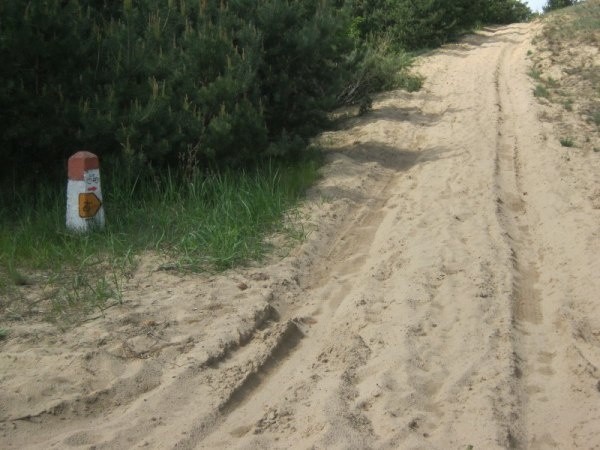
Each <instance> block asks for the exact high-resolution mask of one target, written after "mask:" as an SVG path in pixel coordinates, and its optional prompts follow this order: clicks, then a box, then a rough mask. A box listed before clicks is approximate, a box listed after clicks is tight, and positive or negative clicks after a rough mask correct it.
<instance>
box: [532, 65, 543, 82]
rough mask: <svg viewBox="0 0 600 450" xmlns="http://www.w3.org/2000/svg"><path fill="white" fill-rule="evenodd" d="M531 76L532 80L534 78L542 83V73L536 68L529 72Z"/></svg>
mask: <svg viewBox="0 0 600 450" xmlns="http://www.w3.org/2000/svg"><path fill="white" fill-rule="evenodd" d="M529 76H530V77H531V78H533V79H534V80H536V81H541V80H542V72H541V71H539V70H538V69H536V68H535V67H533V68H532V69H531V70H530V71H529Z"/></svg>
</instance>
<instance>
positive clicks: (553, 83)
mask: <svg viewBox="0 0 600 450" xmlns="http://www.w3.org/2000/svg"><path fill="white" fill-rule="evenodd" d="M546 84H547V85H548V86H549V87H551V88H555V87H558V85H559V83H558V81H557V80H555V79H554V78H552V77H548V78H546Z"/></svg>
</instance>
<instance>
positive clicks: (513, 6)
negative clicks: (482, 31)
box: [352, 0, 531, 49]
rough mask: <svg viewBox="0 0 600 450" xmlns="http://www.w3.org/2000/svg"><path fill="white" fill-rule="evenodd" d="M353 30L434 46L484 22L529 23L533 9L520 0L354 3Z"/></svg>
mask: <svg viewBox="0 0 600 450" xmlns="http://www.w3.org/2000/svg"><path fill="white" fill-rule="evenodd" d="M353 13H354V15H355V19H354V22H353V25H352V26H353V28H352V29H353V31H354V33H355V34H356V35H359V36H363V37H365V36H370V35H377V34H381V33H385V34H387V35H389V36H390V38H391V40H392V42H393V43H394V44H395V46H396V47H402V48H408V49H417V48H423V47H435V46H438V45H440V44H442V43H444V42H447V41H449V40H452V39H455V38H456V37H457V36H458V35H459V34H461V33H463V32H465V31H468V30H470V29H472V28H473V27H474V26H476V25H477V24H483V23H511V22H520V21H525V20H528V19H529V17H530V16H531V10H530V9H529V8H528V7H527V6H525V5H524V4H522V3H521V2H519V1H518V0H452V1H450V0H419V1H414V0H355V1H354V3H353Z"/></svg>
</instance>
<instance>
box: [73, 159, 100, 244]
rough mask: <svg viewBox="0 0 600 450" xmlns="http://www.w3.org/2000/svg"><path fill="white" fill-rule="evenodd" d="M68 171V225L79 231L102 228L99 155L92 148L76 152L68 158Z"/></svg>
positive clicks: (85, 231) (84, 231)
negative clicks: (90, 150)
mask: <svg viewBox="0 0 600 450" xmlns="http://www.w3.org/2000/svg"><path fill="white" fill-rule="evenodd" d="M68 172H69V181H68V184H67V228H68V229H69V230H71V231H76V232H78V233H87V232H88V231H90V230H93V229H101V228H103V227H104V207H103V206H102V190H101V188H100V163H99V161H98V157H97V156H96V155H94V154H93V153H90V152H77V153H75V154H74V155H73V156H71V157H70V158H69V169H68Z"/></svg>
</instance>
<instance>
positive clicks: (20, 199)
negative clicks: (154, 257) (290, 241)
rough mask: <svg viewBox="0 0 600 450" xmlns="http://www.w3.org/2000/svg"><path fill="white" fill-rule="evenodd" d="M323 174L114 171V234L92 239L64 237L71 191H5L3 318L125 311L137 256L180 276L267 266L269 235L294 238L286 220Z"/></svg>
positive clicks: (313, 167)
mask: <svg viewBox="0 0 600 450" xmlns="http://www.w3.org/2000/svg"><path fill="white" fill-rule="evenodd" d="M317 169H318V160H317V159H316V158H313V159H309V160H306V161H303V162H300V163H295V164H282V163H275V162H271V163H268V164H265V165H264V166H263V167H261V168H256V169H253V170H247V171H241V172H240V171H235V172H234V171H221V172H218V173H199V172H198V171H194V172H193V173H192V174H190V173H187V174H182V173H174V172H170V171H165V172H162V173H155V174H153V175H145V176H143V177H142V176H141V175H140V176H138V177H136V176H123V174H124V173H125V172H126V171H127V170H130V169H128V168H127V167H114V168H113V169H112V170H104V171H103V173H102V177H103V179H102V184H103V193H104V206H105V211H106V217H107V219H106V222H107V223H106V227H105V229H104V230H102V231H97V232H94V233H90V234H84V235H78V234H74V233H71V232H69V231H67V230H66V228H65V198H66V194H65V186H60V187H59V186H56V187H55V188H52V189H46V190H40V191H39V192H22V191H19V189H17V187H16V186H12V187H9V188H5V189H3V191H2V194H0V207H1V208H2V214H1V216H0V229H1V230H2V232H1V233H0V317H4V318H5V319H6V318H19V317H23V316H24V315H27V314H36V313H40V312H43V313H44V316H45V317H50V318H53V319H56V318H60V317H66V318H68V317H69V316H73V315H74V314H75V313H77V314H78V315H80V316H83V315H86V314H88V313H89V312H90V311H91V310H95V309H98V310H100V311H101V310H102V309H103V308H104V307H106V306H108V305H110V304H112V303H111V302H114V301H120V294H119V292H120V283H122V281H123V277H124V276H126V275H127V272H128V271H129V270H130V269H131V268H132V267H133V265H134V261H135V255H138V254H139V253H140V252H142V251H146V250H153V251H157V252H159V253H161V254H163V255H166V256H167V257H168V260H169V261H170V262H169V263H168V264H167V265H166V266H165V267H168V268H175V269H179V270H191V271H204V270H209V271H212V270H224V269H227V268H230V267H233V266H235V265H239V264H244V263H247V262H248V261H251V260H260V259H261V258H262V257H263V256H264V255H265V254H266V252H268V251H269V246H268V244H267V243H266V241H265V237H266V235H267V234H268V233H273V232H279V231H288V235H290V233H289V231H291V230H289V229H288V230H285V228H286V227H288V226H289V221H286V220H285V217H284V216H285V215H286V214H289V213H290V211H291V210H292V209H293V207H294V205H295V204H296V203H297V201H298V199H299V198H300V196H301V195H302V194H303V192H304V191H305V190H306V188H307V187H308V186H309V185H310V184H311V183H313V182H314V181H315V179H316V177H317ZM128 175H130V174H128ZM127 180H133V181H127ZM31 199H35V201H33V202H32V201H31ZM20 285H36V287H37V288H38V290H42V291H43V292H45V293H46V297H47V298H42V299H39V300H37V302H38V303H36V305H35V306H32V305H27V304H22V303H23V302H25V303H27V301H26V300H25V298H24V297H23V296H22V295H19V293H20V292H21V291H22V288H19V286H20ZM42 288H43V289H42ZM40 305H42V306H40ZM42 310H43V311H42Z"/></svg>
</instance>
